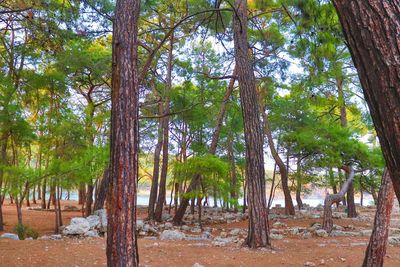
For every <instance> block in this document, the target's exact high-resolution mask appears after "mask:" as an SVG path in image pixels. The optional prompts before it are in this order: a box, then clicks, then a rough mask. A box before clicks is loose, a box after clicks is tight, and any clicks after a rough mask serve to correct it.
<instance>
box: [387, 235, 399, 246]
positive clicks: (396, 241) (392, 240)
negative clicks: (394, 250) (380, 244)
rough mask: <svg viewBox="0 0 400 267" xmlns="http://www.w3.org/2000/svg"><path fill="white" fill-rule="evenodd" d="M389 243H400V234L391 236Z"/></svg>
mask: <svg viewBox="0 0 400 267" xmlns="http://www.w3.org/2000/svg"><path fill="white" fill-rule="evenodd" d="M389 244H391V245H400V236H389Z"/></svg>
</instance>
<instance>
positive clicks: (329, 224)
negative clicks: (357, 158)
mask: <svg viewBox="0 0 400 267" xmlns="http://www.w3.org/2000/svg"><path fill="white" fill-rule="evenodd" d="M347 168H348V169H349V171H348V173H349V175H348V178H347V180H346V182H344V184H343V186H342V188H341V189H340V192H339V193H337V194H333V195H329V194H328V195H327V196H326V197H325V202H324V216H323V221H322V227H323V228H324V229H325V230H326V231H327V232H328V233H330V232H331V231H332V228H333V219H332V204H334V203H339V202H340V201H342V200H343V196H344V194H345V193H346V192H347V190H348V189H349V186H350V185H351V184H352V182H353V180H354V170H353V168H351V167H348V166H347Z"/></svg>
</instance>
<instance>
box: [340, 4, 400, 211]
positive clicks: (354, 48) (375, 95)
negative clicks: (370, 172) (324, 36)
mask: <svg viewBox="0 0 400 267" xmlns="http://www.w3.org/2000/svg"><path fill="white" fill-rule="evenodd" d="M333 4H334V5H335V8H336V10H337V12H338V15H339V19H340V22H341V24H342V27H343V32H344V35H345V38H346V41H347V45H348V47H349V49H350V52H351V55H352V58H353V61H354V64H355V66H356V68H357V71H358V76H359V78H360V81H361V85H362V87H363V91H364V95H365V99H366V101H367V103H368V107H369V110H370V113H371V116H372V119H373V122H374V125H375V128H376V132H377V135H378V137H379V142H380V144H381V147H382V151H383V155H384V157H385V160H386V163H387V167H388V169H389V172H390V177H391V179H392V182H393V187H394V190H395V193H396V196H397V199H398V200H399V201H400V78H399V77H400V57H399V51H400V15H399V13H400V12H399V10H400V2H399V1H398V0H395V1H379V0H333ZM399 203H400V202H399Z"/></svg>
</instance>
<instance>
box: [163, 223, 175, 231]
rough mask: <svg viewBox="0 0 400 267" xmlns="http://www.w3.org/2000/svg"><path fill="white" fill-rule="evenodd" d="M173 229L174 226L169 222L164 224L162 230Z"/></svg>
mask: <svg viewBox="0 0 400 267" xmlns="http://www.w3.org/2000/svg"><path fill="white" fill-rule="evenodd" d="M173 227H174V225H173V224H172V223H170V222H166V223H165V224H164V228H165V229H166V230H168V229H171V228H173Z"/></svg>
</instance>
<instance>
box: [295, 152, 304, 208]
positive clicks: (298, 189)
mask: <svg viewBox="0 0 400 267" xmlns="http://www.w3.org/2000/svg"><path fill="white" fill-rule="evenodd" d="M296 202H297V207H298V209H299V210H301V209H302V208H303V201H302V200H301V160H300V158H299V159H297V173H296Z"/></svg>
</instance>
